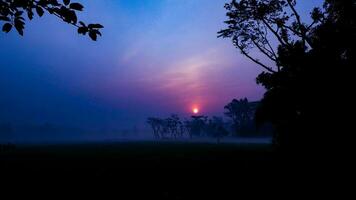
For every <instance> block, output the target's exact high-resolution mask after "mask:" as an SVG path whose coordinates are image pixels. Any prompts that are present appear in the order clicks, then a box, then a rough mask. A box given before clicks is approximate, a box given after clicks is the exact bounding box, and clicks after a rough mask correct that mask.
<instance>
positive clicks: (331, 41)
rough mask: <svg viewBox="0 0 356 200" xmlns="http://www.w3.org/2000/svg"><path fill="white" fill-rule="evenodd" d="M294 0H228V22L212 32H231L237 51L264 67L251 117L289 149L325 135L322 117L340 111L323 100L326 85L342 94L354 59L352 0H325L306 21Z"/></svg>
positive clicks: (228, 34)
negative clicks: (262, 89) (258, 99)
mask: <svg viewBox="0 0 356 200" xmlns="http://www.w3.org/2000/svg"><path fill="white" fill-rule="evenodd" d="M296 3H297V1H296V0H240V1H236V0H233V1H232V2H231V3H229V4H226V6H225V8H226V9H227V16H228V18H229V19H228V20H227V21H226V24H227V25H228V27H227V29H224V30H222V31H220V32H219V33H218V34H219V37H224V38H231V39H232V41H233V44H234V46H235V47H237V48H238V49H239V50H240V51H241V53H242V54H243V55H245V56H247V57H248V58H249V59H250V60H252V61H253V62H255V63H257V64H258V65H260V66H261V67H263V68H264V69H265V72H263V73H261V74H260V75H259V76H258V78H257V83H259V84H262V85H263V86H264V87H265V88H266V89H267V92H266V93H265V95H264V98H263V100H262V101H261V104H260V106H259V108H258V110H257V113H256V119H257V122H258V123H259V124H262V123H263V122H265V121H269V122H272V124H273V125H274V127H275V130H276V133H275V144H277V146H281V147H282V146H284V147H291V148H294V149H297V148H298V147H299V146H300V145H301V144H303V146H304V147H305V146H310V145H309V144H307V145H306V143H314V144H315V143H317V140H320V139H322V138H324V137H326V134H323V135H322V134H321V133H323V132H324V131H321V130H320V129H322V127H324V126H325V123H326V122H331V123H329V124H330V125H331V124H332V123H333V122H332V121H334V124H335V121H337V119H336V118H334V119H333V120H330V114H331V113H335V114H336V113H338V115H339V116H340V115H341V112H340V110H337V109H333V108H332V107H331V106H330V105H333V104H335V101H331V100H329V99H330V94H331V93H330V90H331V88H333V89H332V92H333V94H334V96H339V97H346V96H347V95H346V94H347V93H348V92H349V91H346V90H345V89H346V88H347V87H348V85H351V83H349V82H348V80H350V79H349V78H346V77H349V76H350V75H349V74H350V72H351V67H352V66H353V65H354V64H355V39H356V37H355V36H356V23H355V19H356V16H355V15H356V14H355V13H356V3H355V1H354V0H344V1H337V0H326V1H325V3H324V6H323V8H315V9H314V10H313V12H312V13H311V19H312V20H311V23H310V24H306V23H304V22H302V20H301V17H300V14H299V13H298V12H297V10H296V8H295V5H296ZM272 37H274V39H275V41H277V45H276V46H274V45H272V42H271V41H272V39H271V38H272ZM251 49H257V50H259V52H260V53H261V54H262V55H264V56H265V57H266V58H267V59H269V60H271V61H273V62H274V66H270V65H267V64H266V63H267V62H262V61H260V60H258V59H257V58H256V57H254V55H255V54H252V53H250V50H251ZM330 80H337V81H333V82H330ZM338 99H343V98H338ZM326 107H328V108H329V109H328V113H326V112H325V108H326ZM327 116H329V117H327ZM331 116H337V115H331ZM329 129H330V127H329ZM319 143H320V142H319ZM312 145H313V144H312Z"/></svg>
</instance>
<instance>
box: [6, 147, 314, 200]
mask: <svg viewBox="0 0 356 200" xmlns="http://www.w3.org/2000/svg"><path fill="white" fill-rule="evenodd" d="M0 163H1V167H0V169H1V170H0V171H1V172H0V175H1V178H2V181H3V182H4V180H6V181H15V182H16V187H18V185H19V183H20V184H24V185H26V187H28V186H33V183H34V182H36V181H40V182H41V183H42V186H41V187H43V185H46V186H52V185H53V184H54V185H57V184H60V185H61V187H60V188H62V187H63V186H67V187H69V188H72V189H73V188H74V189H75V190H77V191H78V190H79V188H80V187H84V188H86V192H88V188H94V191H95V190H96V189H97V188H98V187H100V186H104V185H105V188H107V189H108V188H112V187H114V190H112V191H115V192H117V194H118V195H119V196H120V195H125V196H127V195H130V196H131V197H132V198H135V197H138V198H140V199H142V197H145V198H148V197H149V198H151V197H155V198H156V199H187V198H183V197H188V196H189V197H192V196H194V197H196V198H195V199H200V198H199V197H202V195H203V196H209V197H213V196H215V197H217V199H219V198H218V197H222V196H224V195H226V196H228V197H231V196H235V195H237V193H238V194H241V193H242V192H244V191H246V189H249V190H256V189H257V188H259V189H258V191H262V190H261V188H265V189H266V188H269V190H268V191H271V190H270V189H271V188H274V187H277V185H273V184H274V182H275V181H276V182H279V183H280V185H279V186H278V187H279V188H278V189H282V188H281V187H286V188H290V185H289V184H285V183H291V182H292V180H296V179H302V177H305V174H304V175H303V174H302V176H300V175H299V174H301V173H300V172H303V173H304V172H305V170H302V168H299V166H298V167H296V166H295V167H292V168H290V167H289V168H288V167H287V165H285V164H284V162H282V161H281V159H280V158H278V156H277V154H276V153H275V152H274V151H273V149H272V148H271V146H270V145H267V144H254V145H251V144H213V143H185V142H152V141H151V142H117V143H87V144H71V145H37V146H18V147H16V149H13V150H9V151H6V152H2V153H0ZM309 168H310V167H309ZM308 170H309V169H308ZM314 175H315V174H313V176H314ZM285 181H288V182H285ZM62 183H64V184H62ZM293 183H294V184H296V183H297V182H294V181H293ZM306 184H308V182H304V186H305V185H306ZM272 186H273V187H272ZM55 188H58V187H55ZM295 189H296V188H295ZM132 198H131V199H132ZM223 199H224V198H223Z"/></svg>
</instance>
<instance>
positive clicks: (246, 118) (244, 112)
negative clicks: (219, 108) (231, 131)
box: [224, 98, 254, 132]
mask: <svg viewBox="0 0 356 200" xmlns="http://www.w3.org/2000/svg"><path fill="white" fill-rule="evenodd" d="M224 108H225V110H226V112H225V115H226V116H228V117H229V118H231V119H232V121H233V123H234V128H235V131H236V132H239V131H243V130H245V129H246V128H247V126H248V125H249V124H250V122H251V121H252V120H253V116H254V110H253V109H252V108H253V107H252V105H251V104H250V103H249V102H248V100H247V98H244V99H240V100H236V99H234V100H232V101H231V102H230V103H229V104H227V105H226V106H225V107H224Z"/></svg>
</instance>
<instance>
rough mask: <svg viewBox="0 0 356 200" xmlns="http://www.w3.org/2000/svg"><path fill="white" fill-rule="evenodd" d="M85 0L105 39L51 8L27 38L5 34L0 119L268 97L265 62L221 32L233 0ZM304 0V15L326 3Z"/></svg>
mask: <svg viewBox="0 0 356 200" xmlns="http://www.w3.org/2000/svg"><path fill="white" fill-rule="evenodd" d="M78 2H81V3H83V5H84V6H85V10H84V12H82V13H80V14H79V17H80V19H82V20H83V21H85V22H88V23H91V22H94V23H96V22H98V23H101V24H103V25H104V26H105V28H104V29H103V31H102V32H103V37H101V38H99V40H98V41H97V42H92V41H91V40H90V39H89V38H88V37H83V36H81V35H78V34H77V33H76V30H75V28H74V27H72V26H69V25H68V24H65V23H62V22H60V21H59V20H58V19H57V18H55V17H53V16H50V15H48V14H46V15H45V16H44V17H43V18H41V19H37V18H36V19H35V20H33V21H30V22H29V21H27V25H26V28H25V36H24V37H20V36H19V35H18V34H17V33H16V32H14V31H12V32H11V33H9V34H4V33H0V46H1V48H0V55H1V59H0V93H1V94H0V110H1V112H0V124H1V123H11V124H41V123H52V124H60V125H63V126H72V127H80V128H94V129H127V128H132V127H136V126H139V127H141V126H144V124H145V119H146V118H147V117H149V116H159V117H164V116H168V115H170V114H171V113H177V114H180V115H181V116H189V115H190V114H191V112H192V109H193V107H197V108H199V110H200V113H201V114H204V115H218V116H222V115H223V111H224V110H223V107H224V105H226V104H227V103H228V102H229V101H231V100H232V99H233V98H244V97H247V98H248V99H249V100H250V101H258V100H260V99H261V98H262V96H263V93H264V89H263V88H262V87H261V86H258V85H257V84H256V81H255V79H256V76H257V75H258V74H259V73H261V72H262V69H261V68H260V67H258V66H256V65H255V64H254V63H252V62H250V61H249V60H248V59H246V58H245V57H243V56H242V55H240V54H239V51H237V50H236V49H235V48H234V47H233V45H232V43H231V41H230V40H228V39H221V38H217V32H218V31H219V30H221V29H222V28H224V27H225V26H224V24H223V21H224V20H226V16H225V14H226V11H225V9H224V4H225V3H227V2H228V1H227V0H90V1H89V0H81V1H80V0H78ZM300 2H301V3H300V4H299V5H298V9H299V10H301V11H302V13H303V16H306V14H307V13H308V12H309V11H310V8H312V7H313V6H314V5H317V4H318V3H320V1H317V0H315V1H310V0H301V1H300Z"/></svg>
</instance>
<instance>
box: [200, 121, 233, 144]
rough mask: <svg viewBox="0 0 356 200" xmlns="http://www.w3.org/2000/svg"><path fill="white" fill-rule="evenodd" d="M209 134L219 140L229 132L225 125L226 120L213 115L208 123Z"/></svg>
mask: <svg viewBox="0 0 356 200" xmlns="http://www.w3.org/2000/svg"><path fill="white" fill-rule="evenodd" d="M206 131H207V134H208V135H209V136H211V137H213V138H216V140H217V142H218V143H220V140H221V139H222V138H223V137H224V136H227V135H228V134H229V132H228V131H227V130H226V129H225V127H224V120H223V119H222V118H221V117H216V116H213V117H212V118H211V119H209V120H208V122H207V124H206Z"/></svg>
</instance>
